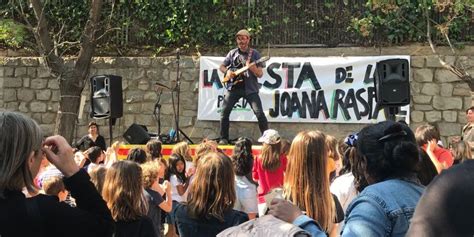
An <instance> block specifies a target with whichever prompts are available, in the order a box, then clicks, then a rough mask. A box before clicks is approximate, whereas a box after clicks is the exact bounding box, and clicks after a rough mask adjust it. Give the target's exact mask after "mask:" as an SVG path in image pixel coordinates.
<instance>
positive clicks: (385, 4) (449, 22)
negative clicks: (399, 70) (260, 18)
mask: <svg viewBox="0 0 474 237" xmlns="http://www.w3.org/2000/svg"><path fill="white" fill-rule="evenodd" d="M440 2H442V3H440ZM473 10H474V5H473V0H461V1H449V0H448V1H439V2H438V1H432V0H422V1H412V0H397V1H393V0H368V1H367V4H366V8H365V11H364V12H363V14H362V15H361V16H355V17H354V18H353V19H352V20H351V24H350V26H349V27H348V29H349V30H351V31H354V32H356V33H358V34H359V35H360V36H363V37H365V38H366V39H367V40H369V41H375V42H389V43H396V44H400V43H405V42H424V41H426V34H427V20H426V19H427V18H426V17H428V18H429V20H430V25H431V28H432V29H431V37H432V38H433V39H434V40H435V41H438V42H439V43H443V42H444V40H445V39H446V37H445V36H449V38H450V39H451V40H453V41H456V40H461V41H462V40H468V41H469V40H472V39H471V37H472V35H471V36H469V31H471V32H472V30H473V28H472V24H473V23H474V22H473V19H472V18H471V17H472V11H473Z"/></svg>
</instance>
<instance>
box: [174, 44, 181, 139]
mask: <svg viewBox="0 0 474 237" xmlns="http://www.w3.org/2000/svg"><path fill="white" fill-rule="evenodd" d="M179 60H180V55H179V48H178V49H176V64H177V69H176V88H175V90H176V100H177V102H176V110H177V111H176V115H175V123H176V125H175V126H176V142H179V141H180V139H179V94H180V93H179V92H180V90H181V82H180V80H179V78H180V76H179Z"/></svg>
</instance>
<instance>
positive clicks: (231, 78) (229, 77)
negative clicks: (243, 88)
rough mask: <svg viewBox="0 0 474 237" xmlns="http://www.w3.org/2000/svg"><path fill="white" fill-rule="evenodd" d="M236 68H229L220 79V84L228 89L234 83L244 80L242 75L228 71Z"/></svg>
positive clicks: (230, 88)
mask: <svg viewBox="0 0 474 237" xmlns="http://www.w3.org/2000/svg"><path fill="white" fill-rule="evenodd" d="M237 70H238V69H237V68H229V70H228V71H227V73H226V75H225V76H224V80H223V81H222V85H223V86H224V88H225V89H226V90H228V91H230V90H232V87H234V86H235V85H236V84H239V83H241V82H244V76H242V75H235V74H233V73H230V72H235V71H237Z"/></svg>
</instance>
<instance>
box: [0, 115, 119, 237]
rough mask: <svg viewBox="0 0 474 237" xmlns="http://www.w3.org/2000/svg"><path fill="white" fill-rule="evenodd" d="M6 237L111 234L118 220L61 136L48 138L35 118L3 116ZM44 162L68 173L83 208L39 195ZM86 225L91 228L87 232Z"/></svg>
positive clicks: (0, 141)
mask: <svg viewBox="0 0 474 237" xmlns="http://www.w3.org/2000/svg"><path fill="white" fill-rule="evenodd" d="M0 134H1V136H0V223H1V224H0V235H1V236H2V237H11V236H48V237H49V236H111V235H112V233H113V227H114V222H113V220H112V217H111V215H110V211H109V210H108V208H107V205H106V204H105V202H104V200H103V199H102V197H101V196H100V195H99V193H98V192H97V190H96V189H95V188H94V185H93V184H92V183H91V182H90V178H89V175H88V174H87V173H86V171H85V170H83V169H80V168H79V166H78V165H77V164H76V162H75V161H74V159H73V157H74V154H73V149H72V148H71V146H70V145H69V144H68V143H67V141H66V139H64V138H63V137H61V136H52V137H47V138H44V137H43V133H42V132H41V128H40V127H39V125H38V124H37V123H36V122H35V121H34V120H33V119H31V118H29V117H27V116H25V115H22V114H20V113H16V112H8V111H1V112H0ZM43 159H48V161H49V162H51V164H53V165H54V166H56V167H57V169H58V170H59V171H61V173H62V174H63V175H64V178H63V181H64V184H65V186H66V189H67V190H68V191H70V192H71V193H72V196H73V197H74V198H75V199H76V202H77V207H76V208H73V207H70V206H68V205H67V204H65V203H59V201H58V199H57V197H51V196H46V195H43V194H38V195H36V196H34V197H30V198H27V197H26V196H25V194H24V193H23V192H22V191H23V190H25V192H27V193H36V192H37V190H38V189H37V187H36V186H35V184H34V181H33V179H34V177H35V176H36V175H37V174H38V170H39V168H40V165H41V163H42V161H43ZM85 227H86V228H85Z"/></svg>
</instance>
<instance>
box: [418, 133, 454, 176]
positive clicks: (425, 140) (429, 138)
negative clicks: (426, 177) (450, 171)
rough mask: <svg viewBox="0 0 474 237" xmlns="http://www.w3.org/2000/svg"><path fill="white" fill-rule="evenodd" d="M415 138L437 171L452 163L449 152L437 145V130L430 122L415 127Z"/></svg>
mask: <svg viewBox="0 0 474 237" xmlns="http://www.w3.org/2000/svg"><path fill="white" fill-rule="evenodd" d="M415 138H416V142H417V144H418V145H419V146H420V147H421V148H422V149H423V150H424V151H425V152H426V153H427V154H428V156H429V158H431V161H432V162H433V165H434V166H435V167H436V169H437V171H438V173H440V172H441V170H443V169H447V168H449V167H451V166H452V165H453V162H454V159H453V156H452V154H451V152H450V151H449V150H448V149H445V148H443V147H441V146H439V145H438V143H439V141H440V134H439V130H438V128H437V127H436V126H433V125H431V124H424V125H421V126H419V127H417V128H416V131H415Z"/></svg>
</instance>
